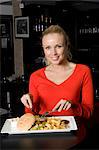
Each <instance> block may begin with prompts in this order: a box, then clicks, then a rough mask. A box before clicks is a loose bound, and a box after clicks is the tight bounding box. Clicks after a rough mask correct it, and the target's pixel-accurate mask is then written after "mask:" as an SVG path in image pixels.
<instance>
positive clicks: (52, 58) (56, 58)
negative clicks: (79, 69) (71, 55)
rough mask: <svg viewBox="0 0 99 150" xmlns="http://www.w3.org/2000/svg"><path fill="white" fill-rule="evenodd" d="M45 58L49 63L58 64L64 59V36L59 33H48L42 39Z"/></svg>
mask: <svg viewBox="0 0 99 150" xmlns="http://www.w3.org/2000/svg"><path fill="white" fill-rule="evenodd" d="M42 46H43V49H44V54H45V58H46V59H47V61H48V62H50V64H54V65H59V64H62V63H63V62H64V61H66V49H67V47H66V44H65V40H64V36H63V35H62V34H59V33H49V34H48V35H45V36H44V37H43V39H42Z"/></svg>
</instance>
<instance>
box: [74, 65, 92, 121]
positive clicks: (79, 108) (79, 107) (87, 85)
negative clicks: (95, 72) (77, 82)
mask: <svg viewBox="0 0 99 150" xmlns="http://www.w3.org/2000/svg"><path fill="white" fill-rule="evenodd" d="M81 97H82V100H81V104H76V105H75V106H76V107H74V108H73V111H74V114H75V116H83V117H84V118H89V117H90V116H91V114H92V112H93V100H94V93H93V82H92V73H91V70H90V69H89V68H87V69H86V71H85V74H84V76H83V81H82V90H81Z"/></svg>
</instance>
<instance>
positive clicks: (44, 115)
mask: <svg viewBox="0 0 99 150" xmlns="http://www.w3.org/2000/svg"><path fill="white" fill-rule="evenodd" d="M55 111H57V110H54V111H53V110H51V111H46V112H45V113H44V114H42V115H41V118H44V117H46V116H47V115H49V114H50V113H52V112H55Z"/></svg>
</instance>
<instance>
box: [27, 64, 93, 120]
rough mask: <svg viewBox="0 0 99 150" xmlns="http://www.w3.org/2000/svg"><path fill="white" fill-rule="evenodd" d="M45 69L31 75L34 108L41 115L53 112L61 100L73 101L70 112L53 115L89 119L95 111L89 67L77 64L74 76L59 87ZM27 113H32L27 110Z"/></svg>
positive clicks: (64, 111) (30, 90)
mask: <svg viewBox="0 0 99 150" xmlns="http://www.w3.org/2000/svg"><path fill="white" fill-rule="evenodd" d="M44 71H45V67H44V68H42V69H39V70H37V71H35V72H34V73H32V74H31V76H30V81H29V93H30V94H32V96H33V108H34V110H35V111H38V113H39V114H43V113H44V112H46V111H49V110H52V109H53V108H54V106H55V105H56V104H57V103H58V101H60V100H61V99H65V100H71V102H72V104H73V105H72V107H71V108H70V109H69V110H62V111H61V112H54V113H52V115H60V116H62V115H66V116H67V115H68V116H83V117H84V118H89V117H90V115H91V113H92V111H93V83H92V75H91V70H90V68H89V67H88V66H86V65H82V64H77V65H76V68H75V70H74V72H73V73H72V75H70V76H69V78H68V79H66V80H65V81H64V82H62V83H61V84H59V85H57V84H55V83H54V82H52V81H50V80H49V79H48V78H47V77H46V75H45V72H44ZM25 112H31V110H30V109H28V108H25Z"/></svg>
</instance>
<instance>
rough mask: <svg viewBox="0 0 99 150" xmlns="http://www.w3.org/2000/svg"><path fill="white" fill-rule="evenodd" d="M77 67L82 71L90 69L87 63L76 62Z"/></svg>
mask: <svg viewBox="0 0 99 150" xmlns="http://www.w3.org/2000/svg"><path fill="white" fill-rule="evenodd" d="M77 68H78V69H79V70H82V71H91V68H90V67H89V66H88V65H87V64H77Z"/></svg>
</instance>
